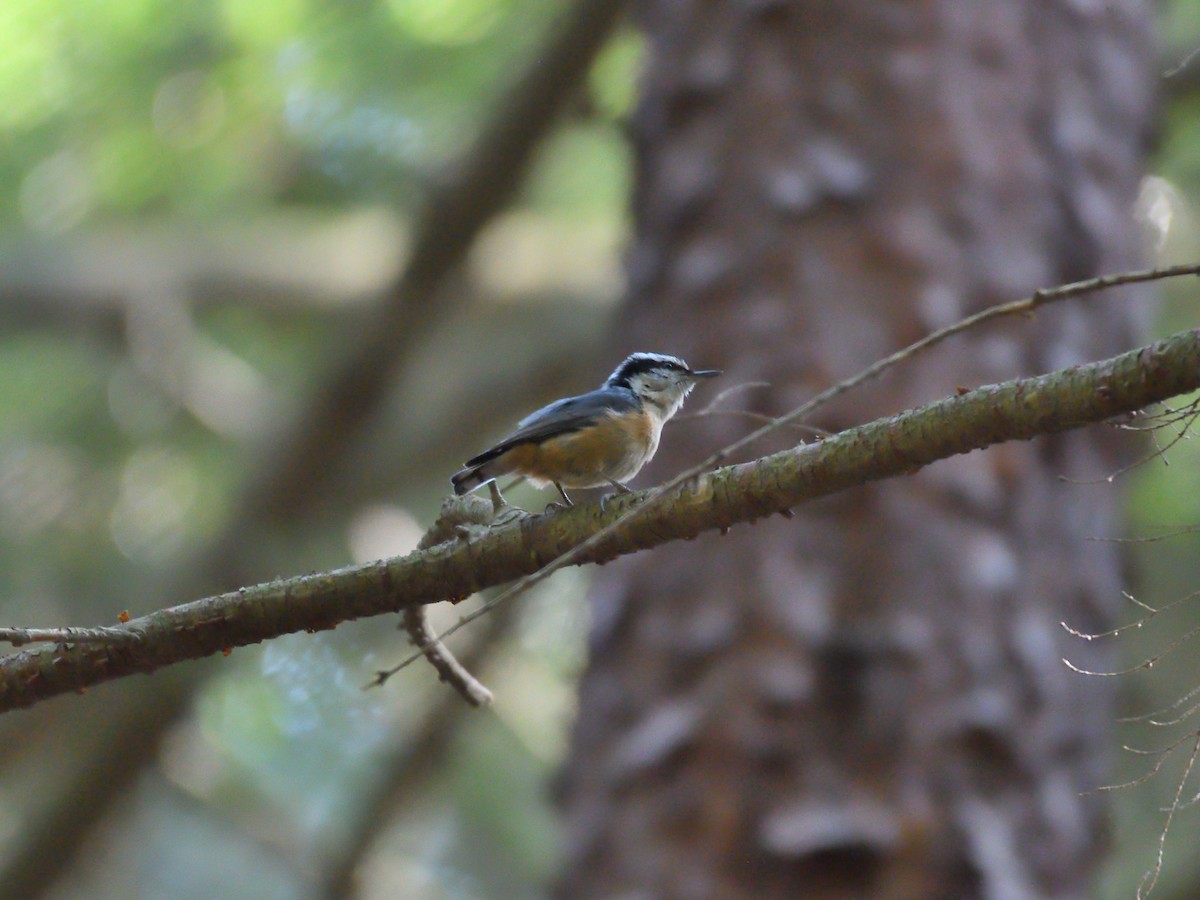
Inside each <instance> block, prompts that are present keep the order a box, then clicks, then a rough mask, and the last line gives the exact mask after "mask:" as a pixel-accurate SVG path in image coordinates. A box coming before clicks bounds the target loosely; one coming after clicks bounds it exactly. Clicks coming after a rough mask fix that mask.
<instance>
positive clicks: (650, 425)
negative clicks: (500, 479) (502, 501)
mask: <svg viewBox="0 0 1200 900" xmlns="http://www.w3.org/2000/svg"><path fill="white" fill-rule="evenodd" d="M658 434H659V426H658V425H657V420H655V419H654V418H653V417H651V416H650V415H648V414H647V413H645V412H638V413H626V414H624V415H610V416H607V417H605V418H603V419H601V420H600V421H598V422H597V423H596V424H594V425H591V426H589V427H587V428H584V429H581V430H579V431H576V432H572V433H570V434H562V435H558V436H557V437H553V438H550V439H549V440H547V441H543V442H542V443H540V444H522V445H521V446H519V447H514V448H513V449H512V450H510V451H508V453H506V454H504V467H505V468H506V469H507V470H509V471H511V472H514V473H519V474H521V475H524V476H526V477H527V478H529V479H530V480H531V481H533V482H535V483H543V484H545V483H549V482H551V481H557V482H558V483H559V484H561V485H562V486H563V487H568V488H589V487H601V486H603V485H607V484H608V481H609V479H611V480H613V481H621V482H624V481H626V480H627V479H629V478H632V477H633V476H634V475H636V474H637V473H638V471H639V470H640V469H641V468H642V466H644V465H645V464H646V463H647V462H648V461H649V460H650V458H651V457H652V456H653V455H654V451H655V450H657V449H658Z"/></svg>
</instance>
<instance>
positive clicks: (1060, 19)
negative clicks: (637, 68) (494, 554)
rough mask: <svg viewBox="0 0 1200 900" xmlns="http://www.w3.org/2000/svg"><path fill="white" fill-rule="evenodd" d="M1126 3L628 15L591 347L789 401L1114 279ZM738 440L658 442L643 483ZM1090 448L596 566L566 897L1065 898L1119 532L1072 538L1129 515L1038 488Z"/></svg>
mask: <svg viewBox="0 0 1200 900" xmlns="http://www.w3.org/2000/svg"><path fill="white" fill-rule="evenodd" d="M1147 19H1148V11H1147V8H1146V7H1145V5H1144V4H1140V3H1135V2H1132V0H1124V2H1122V0H1118V2H1113V3H1106V4H1085V3H1080V2H1067V0H979V2H973V3H962V2H957V0H943V2H933V3H923V4H898V3H880V2H869V0H842V2H816V0H813V2H806V3H781V2H770V3H757V2H754V3H752V2H725V3H715V2H698V0H673V2H670V3H667V2H649V3H647V4H646V5H645V6H644V7H643V25H644V27H645V29H646V32H647V34H648V38H649V59H648V67H647V70H646V73H645V75H644V83H643V98H642V102H641V106H640V109H639V112H638V116H637V119H636V122H635V140H636V142H637V150H638V164H639V182H638V190H637V195H636V197H635V215H636V219H637V234H636V239H635V245H634V247H633V249H632V252H631V254H630V262H629V274H630V293H631V296H632V300H631V304H630V307H629V314H628V317H627V319H626V323H625V327H624V328H623V330H622V344H621V347H620V349H619V351H618V352H624V351H625V350H636V349H650V350H662V351H667V352H679V353H682V354H683V355H685V356H686V357H687V358H688V359H689V360H690V361H691V362H692V363H693V364H696V365H702V366H705V367H707V366H720V367H722V368H724V369H726V371H727V372H729V373H730V376H729V380H730V382H731V383H732V382H734V381H737V380H740V379H745V380H768V381H770V382H771V383H772V387H771V388H770V389H769V390H768V391H767V392H765V393H764V394H763V395H762V400H761V403H762V407H763V409H765V410H767V411H772V412H778V411H780V410H783V409H786V408H788V407H790V406H792V405H795V404H796V403H798V402H800V401H801V400H802V399H804V398H805V397H807V396H810V395H812V394H813V393H815V392H816V391H818V390H820V389H821V388H823V387H825V386H827V385H828V384H829V383H831V382H832V381H834V380H836V379H838V378H840V377H843V376H845V375H847V374H849V373H851V372H854V371H856V370H857V369H859V368H861V367H863V366H864V365H866V364H868V363H869V362H871V361H872V360H873V359H874V358H876V357H878V356H880V355H883V354H884V353H886V352H888V351H890V350H891V349H894V348H895V347H897V346H899V345H902V344H904V343H906V342H908V341H910V340H912V339H913V338H915V337H917V336H919V335H921V334H923V333H925V332H927V331H930V330H932V329H933V328H936V327H939V326H941V325H944V324H946V323H948V322H949V321H953V320H954V319H955V318H957V317H959V316H960V315H963V314H966V313H969V312H971V311H974V310H977V309H979V308H980V307H982V306H984V305H987V304H991V303H994V302H999V301H1003V300H1009V299H1013V298H1016V297H1018V296H1020V295H1022V294H1025V293H1028V292H1029V291H1030V290H1032V289H1034V288H1037V287H1039V286H1048V285H1053V284H1056V283H1060V282H1063V281H1069V280H1073V279H1076V278H1081V277H1085V276H1088V275H1092V274H1096V273H1099V272H1103V271H1118V270H1121V269H1123V268H1129V267H1132V266H1134V265H1135V264H1136V262H1137V259H1138V249H1139V248H1138V236H1137V234H1136V233H1135V228H1134V224H1133V222H1132V221H1131V217H1130V214H1129V210H1130V207H1131V203H1132V200H1133V197H1134V194H1135V190H1136V186H1137V181H1138V177H1139V174H1140V167H1141V164H1142V160H1143V154H1144V150H1145V146H1146V144H1147V135H1148V130H1149V125H1148V123H1149V117H1150V116H1151V113H1152V110H1153V97H1152V84H1153V80H1154V74H1155V73H1154V68H1153V60H1154V56H1153V47H1152V44H1151V39H1150V34H1149V30H1150V23H1149V21H1148V20H1147ZM1126 302H1127V303H1129V302H1130V301H1129V300H1128V299H1127V300H1126ZM1129 308H1130V307H1129V306H1125V307H1116V306H1112V305H1102V306H1089V307H1088V308H1086V309H1083V308H1078V307H1076V308H1070V309H1062V310H1056V311H1054V312H1050V313H1043V314H1041V315H1039V316H1038V318H1037V319H1036V321H1033V322H1026V323H1021V324H1017V325H1011V326H1006V327H998V328H992V329H989V330H987V331H985V332H983V333H980V334H977V335H973V336H969V337H966V338H963V339H961V340H957V341H955V342H953V343H952V345H949V346H946V347H943V348H941V349H940V350H939V351H937V352H936V353H934V354H931V355H930V356H928V357H926V358H925V359H923V360H921V361H919V362H917V363H915V364H913V365H911V366H908V367H906V368H905V369H904V370H903V371H902V372H901V373H900V374H893V375H891V376H889V378H887V379H886V380H885V381H884V382H883V383H881V384H879V385H876V386H874V387H873V388H872V389H871V390H869V391H863V392H858V393H856V394H854V395H853V396H852V397H850V398H849V399H847V400H845V401H844V402H843V403H841V404H840V405H839V406H837V407H836V408H834V409H831V410H829V411H828V412H827V413H826V414H825V415H824V417H823V420H822V421H821V423H820V424H822V425H824V426H825V427H831V428H839V427H842V426H845V425H847V424H850V423H853V422H857V421H864V420H866V419H870V418H873V417H875V416H877V415H879V414H881V413H884V412H888V411H896V410H899V409H903V408H906V407H909V406H912V405H915V404H917V403H920V402H924V401H927V400H929V399H931V398H932V397H935V396H939V395H943V394H945V393H948V392H951V391H952V390H953V389H954V387H955V386H956V385H968V386H970V385H975V384H979V383H987V382H992V381H997V380H1000V379H1003V378H1006V377H1011V376H1013V375H1014V374H1018V373H1028V372H1031V371H1038V370H1045V369H1048V368H1053V367H1055V366H1057V365H1064V364H1069V363H1073V362H1082V361H1084V360H1086V359H1087V358H1089V357H1091V358H1096V357H1100V356H1104V355H1108V354H1109V353H1111V352H1113V351H1114V350H1116V349H1118V348H1119V347H1121V346H1122V345H1126V346H1127V345H1128V344H1127V342H1128V341H1129V339H1130V336H1131V331H1132V329H1131V323H1130V319H1129V316H1128V313H1127V312H1125V311H1122V310H1123V309H1124V310H1128V309H1129ZM738 427H739V425H738V422H737V420H733V419H722V420H717V419H707V420H703V421H702V422H701V423H699V425H698V424H697V423H695V422H693V423H690V424H683V425H680V426H678V427H675V428H672V429H671V430H669V431H668V433H667V434H666V435H665V437H664V447H663V450H662V451H661V453H660V457H659V460H657V461H656V465H655V468H654V470H653V471H652V472H651V473H649V474H650V477H647V478H646V479H645V481H646V482H647V483H649V482H650V481H651V480H652V478H653V477H655V476H658V477H661V476H663V475H664V474H667V473H669V472H670V471H671V470H673V469H676V468H678V467H681V466H682V465H684V464H686V463H689V462H694V461H695V460H696V459H698V458H699V455H700V453H701V452H702V449H701V448H705V447H708V446H709V445H711V444H716V443H717V442H718V441H723V440H728V439H731V438H733V437H735V436H736V434H737V431H738ZM1117 456H1118V453H1117V450H1116V448H1115V447H1114V446H1113V444H1112V438H1111V436H1110V435H1107V434H1103V433H1101V431H1100V430H1099V429H1093V430H1090V431H1087V432H1082V433H1077V434H1073V435H1066V436H1062V437H1058V438H1054V439H1049V440H1045V441H1039V442H1037V443H1035V444H1032V445H1006V446H1004V447H1001V448H997V449H995V450H993V451H990V452H988V453H985V454H978V453H977V454H972V455H970V456H967V457H958V458H956V459H955V460H953V461H950V462H946V463H941V464H939V465H937V466H935V467H933V468H932V469H930V470H928V471H926V472H923V473H921V474H920V475H918V476H916V477H913V478H910V479H905V480H902V481H893V482H889V483H887V484H882V485H878V486H874V487H870V488H866V489H862V490H859V491H856V492H852V493H850V494H845V495H841V496H840V497H837V498H831V499H829V500H826V501H822V502H821V503H819V504H814V505H810V506H808V507H806V508H805V509H804V510H803V511H802V512H801V514H800V515H798V516H797V519H796V520H795V521H794V522H783V521H780V520H774V521H773V522H771V523H766V524H764V525H762V526H761V527H759V528H756V529H753V530H749V531H743V532H740V533H735V534H733V535H731V536H730V537H728V538H726V539H725V541H724V542H719V541H718V540H717V539H716V538H713V537H712V536H702V537H701V538H699V539H698V540H697V541H696V542H695V543H694V544H691V545H688V546H686V547H680V546H676V547H668V548H662V549H660V550H659V551H656V552H655V553H654V554H649V555H645V556H642V557H639V558H637V559H636V560H631V561H625V562H623V563H622V564H621V565H619V566H612V567H609V568H607V569H605V570H604V572H603V573H602V574H601V576H600V579H599V583H598V584H597V586H596V588H595V591H594V601H595V614H596V623H595V627H594V632H593V639H592V659H591V664H590V667H589V670H588V672H587V674H586V676H585V679H584V683H583V687H582V694H581V701H580V714H579V722H578V725H577V729H576V733H575V736H574V744H573V750H572V753H571V757H570V759H569V761H568V764H567V768H566V771H565V773H564V777H563V796H564V801H565V804H566V807H567V812H568V817H569V823H570V827H571V841H570V848H571V856H570V859H569V862H568V866H567V870H566V872H565V875H564V877H563V881H562V883H561V885H560V892H561V894H562V896H564V897H572V898H579V897H599V896H604V897H611V896H626V897H631V896H636V897H671V898H689V897H714V898H722V900H725V898H737V897H784V896H804V897H806V898H816V897H827V896H837V897H846V896H870V897H884V898H892V897H895V898H900V897H906V898H907V897H913V898H929V897H976V896H978V897H1005V898H1008V897H1014V898H1015V897H1033V896H1038V897H1082V896H1086V895H1087V892H1088V885H1089V879H1090V876H1091V873H1092V871H1093V869H1094V866H1095V863H1096V861H1097V859H1098V856H1099V853H1100V851H1101V850H1102V848H1103V841H1104V822H1103V807H1102V801H1101V800H1099V799H1098V798H1096V797H1094V796H1080V794H1079V792H1080V791H1083V790H1086V789H1088V788H1091V787H1094V786H1096V785H1098V784H1100V783H1101V782H1102V781H1103V778H1104V770H1105V763H1106V760H1107V755H1108V747H1109V745H1110V743H1111V742H1110V740H1109V737H1108V725H1109V722H1110V720H1111V712H1110V704H1109V698H1108V695H1107V690H1108V687H1109V686H1108V685H1107V684H1104V683H1102V682H1103V680H1102V679H1087V678H1083V677H1081V676H1078V675H1074V674H1072V673H1070V672H1068V671H1067V670H1066V669H1065V668H1064V667H1063V666H1062V664H1061V663H1060V662H1059V657H1060V656H1062V655H1063V649H1064V648H1063V647H1061V646H1060V645H1059V642H1060V639H1061V638H1062V632H1061V629H1060V628H1059V625H1058V623H1059V621H1060V620H1062V619H1067V620H1069V621H1071V622H1073V623H1084V625H1083V627H1086V628H1088V629H1089V630H1091V628H1092V626H1099V624H1100V623H1101V622H1102V621H1103V620H1104V619H1105V615H1106V610H1107V608H1108V607H1109V605H1110V602H1111V601H1113V600H1114V599H1115V598H1117V592H1118V589H1119V587H1120V585H1121V579H1120V558H1119V551H1118V550H1117V549H1116V548H1115V547H1114V545H1112V544H1107V543H1100V542H1088V541H1085V538H1086V537H1088V536H1094V535H1106V534H1111V533H1112V532H1113V531H1114V530H1115V529H1116V528H1117V527H1118V526H1117V513H1118V506H1119V503H1120V500H1121V498H1120V492H1119V489H1118V488H1115V487H1113V486H1112V485H1108V484H1103V485H1079V484H1071V483H1067V482H1064V481H1062V480H1060V479H1059V476H1060V475H1067V476H1071V477H1073V478H1087V477H1097V476H1103V475H1105V474H1107V473H1108V472H1109V471H1110V470H1111V469H1112V468H1113V467H1114V465H1115V460H1116V459H1117ZM1077 651H1078V648H1074V647H1073V648H1072V653H1073V654H1075V655H1076V656H1078V652H1077Z"/></svg>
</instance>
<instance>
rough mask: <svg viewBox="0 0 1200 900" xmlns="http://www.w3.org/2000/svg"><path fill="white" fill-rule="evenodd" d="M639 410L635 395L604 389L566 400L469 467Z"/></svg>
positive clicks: (533, 417)
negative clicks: (612, 414)
mask: <svg viewBox="0 0 1200 900" xmlns="http://www.w3.org/2000/svg"><path fill="white" fill-rule="evenodd" d="M637 408H638V403H637V400H636V399H635V398H634V396H633V392H632V391H627V390H622V389H614V388H601V389H600V390H597V391H591V392H589V393H587V394H580V395H579V396H578V397H567V398H566V399H565V400H556V401H554V402H553V403H551V404H550V405H548V406H543V407H542V408H541V409H539V410H538V411H537V412H534V413H530V414H529V415H528V416H526V417H525V418H524V419H522V420H521V421H520V422H518V423H517V430H516V431H514V432H513V433H512V434H510V435H509V436H508V437H506V438H505V439H504V440H502V441H501V442H500V443H498V444H497V445H496V446H495V447H492V448H491V449H490V450H485V451H484V452H483V453H480V454H479V455H478V456H476V457H475V458H474V459H469V460H467V466H468V467H470V466H477V465H479V464H480V463H485V462H487V461H488V460H489V459H495V458H496V457H497V456H499V455H500V454H501V453H504V452H505V451H506V450H509V449H511V448H513V447H515V446H517V445H518V444H530V443H539V442H541V441H545V440H548V439H549V438H552V437H554V436H556V435H559V434H566V433H567V432H571V431H576V430H578V429H580V428H586V427H587V426H588V425H591V424H593V423H595V422H597V421H598V420H599V419H600V418H601V417H602V416H604V415H605V414H607V413H608V412H610V411H611V412H617V413H624V412H633V411H634V410H636V409H637Z"/></svg>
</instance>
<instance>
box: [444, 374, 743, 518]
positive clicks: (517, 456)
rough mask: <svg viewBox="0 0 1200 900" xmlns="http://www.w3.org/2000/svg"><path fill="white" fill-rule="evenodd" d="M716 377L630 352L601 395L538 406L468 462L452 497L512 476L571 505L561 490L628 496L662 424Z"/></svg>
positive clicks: (456, 479)
mask: <svg viewBox="0 0 1200 900" xmlns="http://www.w3.org/2000/svg"><path fill="white" fill-rule="evenodd" d="M720 374H721V372H720V370H719V369H706V370H703V371H699V372H697V371H693V370H692V369H690V368H688V364H687V363H685V362H684V361H683V360H682V359H679V358H678V357H675V356H665V355H663V354H661V353H634V354H633V355H632V356H630V357H629V358H628V359H626V360H625V361H624V362H623V363H621V365H619V366H617V369H616V371H615V372H613V373H612V374H611V375H609V376H608V380H607V381H605V382H604V384H603V385H601V386H600V388H599V390H595V391H590V392H589V393H586V394H581V395H580V396H578V397H567V398H566V399H563V400H556V401H555V402H554V403H551V404H550V405H549V406H544V407H542V408H541V409H539V410H538V411H537V412H535V413H533V414H532V415H530V416H527V417H526V418H524V419H522V420H521V421H520V422H518V423H517V430H516V431H514V432H513V433H512V434H510V435H509V436H508V437H506V438H505V439H504V440H502V441H501V442H500V443H498V444H497V445H496V446H494V447H492V448H491V449H490V450H485V451H484V452H483V453H480V454H479V455H478V456H476V457H475V458H474V459H469V460H467V464H466V467H465V468H463V469H461V470H460V471H458V472H455V473H454V475H453V476H452V477H451V479H450V483H451V484H453V485H454V493H456V494H465V493H467V491H471V490H474V489H475V488H477V487H479V486H480V485H484V484H487V483H488V482H490V481H494V480H495V479H496V478H499V477H501V476H503V475H510V474H512V475H520V476H523V477H525V478H527V479H529V480H530V481H531V482H533V483H534V484H535V485H536V486H537V487H544V486H545V485H547V484H553V485H554V486H555V487H556V488H558V492H559V493H560V494H562V498H563V500H564V501H566V504H567V506H571V505H572V504H571V498H570V497H568V496H567V492H566V490H565V489H564V488H593V487H604V486H605V485H610V486H612V487H615V488H616V489H617V490H618V491H621V492H622V493H628V492H629V488H628V487H626V486H625V482H626V481H628V480H629V479H631V478H633V476H634V475H636V474H637V473H638V472H639V471H640V470H641V468H642V466H644V465H646V463H648V462H650V460H651V458H652V457H653V456H654V452H655V451H656V450H657V449H658V439H659V435H660V434H661V433H662V427H663V424H664V423H665V422H666V421H667V420H668V419H669V418H671V416H673V415H675V413H676V412H677V411H678V410H679V407H681V406H682V405H683V401H684V398H685V397H687V395H688V394H689V393H691V390H692V388H694V387H695V386H696V381H697V380H698V379H700V378H711V377H712V376H714V375H720Z"/></svg>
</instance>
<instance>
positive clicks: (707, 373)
mask: <svg viewBox="0 0 1200 900" xmlns="http://www.w3.org/2000/svg"><path fill="white" fill-rule="evenodd" d="M720 374H721V370H720V369H701V370H700V371H699V372H692V373H691V376H692V377H693V378H712V377H714V376H716V375H720Z"/></svg>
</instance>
